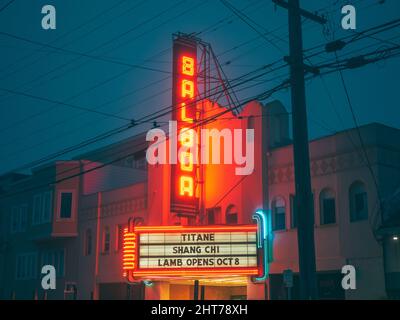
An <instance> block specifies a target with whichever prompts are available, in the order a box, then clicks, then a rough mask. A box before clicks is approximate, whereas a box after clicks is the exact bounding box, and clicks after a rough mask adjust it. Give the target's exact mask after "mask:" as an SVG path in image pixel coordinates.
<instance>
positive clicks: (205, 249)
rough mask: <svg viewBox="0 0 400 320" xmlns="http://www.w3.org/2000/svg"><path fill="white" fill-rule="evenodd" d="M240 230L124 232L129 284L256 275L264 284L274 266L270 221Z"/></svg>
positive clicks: (145, 229)
mask: <svg viewBox="0 0 400 320" xmlns="http://www.w3.org/2000/svg"><path fill="white" fill-rule="evenodd" d="M254 217H257V218H255V220H256V221H257V224H254V225H236V226H224V225H219V226H196V227H192V226H152V227H148V226H134V225H133V223H129V227H128V228H126V229H125V233H124V254H123V257H124V258H123V270H124V275H125V277H126V278H127V280H128V281H131V282H132V281H135V280H137V279H143V278H145V279H157V278H160V277H186V278H190V277H192V278H193V277H221V276H234V275H242V276H243V275H248V276H253V277H254V280H261V281H262V280H265V279H266V278H267V276H268V270H269V269H268V265H269V263H270V262H271V257H272V255H271V253H272V252H269V250H270V249H269V247H270V244H269V241H270V240H271V241H272V239H271V238H270V237H269V236H268V234H267V233H268V230H270V228H269V227H268V225H270V223H269V222H268V221H269V220H266V216H265V215H264V214H263V213H262V212H261V211H260V212H257V213H256V214H255V216H254Z"/></svg>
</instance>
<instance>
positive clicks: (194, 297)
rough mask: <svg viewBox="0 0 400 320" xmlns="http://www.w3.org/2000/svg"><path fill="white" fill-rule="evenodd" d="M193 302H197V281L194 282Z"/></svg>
mask: <svg viewBox="0 0 400 320" xmlns="http://www.w3.org/2000/svg"><path fill="white" fill-rule="evenodd" d="M193 300H199V280H194V290H193Z"/></svg>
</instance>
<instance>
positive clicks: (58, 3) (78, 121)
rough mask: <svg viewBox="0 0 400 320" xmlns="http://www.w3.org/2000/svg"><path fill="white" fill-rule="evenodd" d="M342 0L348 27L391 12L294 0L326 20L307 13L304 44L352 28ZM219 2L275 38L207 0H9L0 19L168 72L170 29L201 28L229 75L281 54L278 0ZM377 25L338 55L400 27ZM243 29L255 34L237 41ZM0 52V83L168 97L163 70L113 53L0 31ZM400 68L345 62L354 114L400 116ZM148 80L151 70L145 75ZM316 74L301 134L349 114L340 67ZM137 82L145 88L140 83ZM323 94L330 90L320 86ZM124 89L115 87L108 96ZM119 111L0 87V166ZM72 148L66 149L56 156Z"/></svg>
mask: <svg viewBox="0 0 400 320" xmlns="http://www.w3.org/2000/svg"><path fill="white" fill-rule="evenodd" d="M8 1H9V0H0V8H1V7H2V6H3V5H5V4H6V3H8ZM347 2H350V3H354V5H355V6H356V9H357V31H362V30H364V29H366V28H369V27H372V26H375V25H378V24H381V23H383V22H386V21H389V20H392V19H395V18H399V17H400V1H398V0H386V1H379V0H361V1H357V0H354V1H340V0H339V1H338V0H318V1H317V0H312V1H311V0H307V1H305V0H303V1H301V4H302V6H303V7H304V8H305V9H308V10H310V11H317V10H319V12H320V13H325V14H328V19H329V26H330V27H329V28H328V30H329V31H330V32H329V33H327V32H326V30H325V32H323V28H322V27H321V26H319V25H317V24H315V23H312V22H309V21H306V22H305V23H304V26H303V30H304V38H305V39H304V48H305V49H306V48H311V47H313V46H316V45H319V44H323V43H326V42H327V41H328V40H330V39H332V37H336V38H338V37H342V36H346V35H349V34H350V33H351V31H344V30H342V29H341V28H340V19H341V14H340V6H341V4H343V3H347ZM381 2H383V3H381ZM230 3H232V4H233V5H234V6H235V7H237V8H240V9H242V10H243V12H244V13H245V14H246V15H248V16H249V17H251V19H253V20H254V21H256V22H257V23H258V24H259V25H261V26H262V27H263V28H265V29H266V30H270V31H271V30H274V32H273V35H269V36H268V38H269V39H270V40H271V41H273V42H274V44H275V46H272V45H271V44H270V43H269V42H267V41H266V40H265V39H263V38H262V37H260V36H259V35H258V34H257V33H256V32H255V31H254V30H252V29H251V28H250V27H249V26H248V25H246V24H245V23H244V22H243V21H241V20H240V19H239V18H237V17H236V16H234V15H233V14H232V13H231V12H230V11H229V10H228V9H227V8H226V7H225V6H223V5H222V4H221V2H219V1H216V0H208V1H205V0H191V1H189V0H173V1H172V0H171V1H156V0H148V1H133V0H96V1H95V0H46V1H44V0H43V1H42V0H15V1H14V2H13V3H12V4H10V5H9V6H8V7H7V8H6V9H4V10H3V11H2V12H0V31H2V32H6V33H10V34H13V35H16V36H19V37H23V38H28V39H31V40H33V41H38V42H41V43H47V44H51V45H53V46H57V47H61V48H65V49H68V50H73V51H79V52H82V53H88V54H90V55H95V56H101V57H105V58H107V59H115V60H118V61H122V62H126V63H129V64H138V65H142V66H146V67H151V68H156V69H161V70H164V71H167V72H169V71H170V70H171V45H172V41H171V39H172V33H174V32H177V31H181V32H185V33H191V32H200V31H203V30H205V32H203V33H202V34H200V37H201V38H202V40H204V41H206V42H209V43H210V44H211V45H212V47H213V49H214V51H215V53H216V54H217V55H218V56H219V61H220V62H221V64H222V65H224V64H225V63H226V62H228V61H229V62H230V63H229V64H228V65H224V67H223V68H224V71H225V73H226V74H227V76H228V77H229V78H235V77H238V76H240V75H242V74H244V73H246V72H249V71H251V70H254V69H256V68H258V67H261V66H263V65H265V64H268V63H270V62H273V61H275V60H277V59H279V58H281V57H282V56H283V55H285V54H287V52H288V44H287V41H288V36H287V34H288V33H287V13H286V11H285V10H283V9H281V8H276V9H275V8H274V5H273V4H272V2H271V1H269V0H259V1H256V0H252V1H243V0H241V1H239V0H234V1H230ZM45 4H52V5H54V6H55V7H56V10H57V29H56V30H43V29H42V28H41V19H42V14H41V8H42V6H43V5H45ZM320 9H322V10H320ZM260 31H262V30H260ZM117 37H118V38H117ZM377 37H379V39H380V41H379V40H377V39H365V40H362V41H359V42H357V43H354V44H351V45H349V47H348V48H346V49H345V50H344V51H343V52H341V53H340V55H344V54H348V55H349V56H352V55H355V54H358V52H359V51H358V50H360V49H362V48H365V49H363V50H362V52H369V51H373V50H375V49H377V48H383V47H387V46H390V44H387V43H385V42H383V41H382V40H387V39H392V40H391V42H392V43H394V44H399V43H400V27H398V28H396V29H394V30H390V31H387V32H385V33H382V34H378V35H377ZM115 38H117V39H115ZM113 39H114V40H113ZM251 39H254V40H253V41H249V43H248V44H246V45H241V44H243V43H244V42H246V41H248V40H251ZM276 46H277V47H279V50H278V49H277V48H276ZM368 46H370V47H369V48H368ZM235 47H236V49H234V48H235ZM228 50H230V51H228ZM226 51H228V52H227V53H225V54H222V55H221V53H223V52H226ZM353 51H354V52H353ZM352 52H353V53H352ZM0 57H1V59H0V88H5V89H9V90H14V91H19V92H24V93H27V94H31V95H35V96H40V97H44V98H48V99H52V100H58V101H63V102H67V103H71V104H73V105H78V106H82V107H84V108H89V109H93V110H98V111H101V112H106V113H110V114H115V115H118V116H121V117H124V118H136V119H137V118H140V117H141V116H143V115H147V114H149V113H152V112H154V111H157V110H159V109H160V108H162V107H166V106H168V105H170V104H171V95H170V92H169V90H168V88H170V86H171V79H170V78H168V79H166V80H162V79H163V78H166V77H168V74H165V73H161V72H154V71H149V70H139V69H130V68H128V67H126V66H123V65H118V64H113V63H109V62H104V61H99V60H94V59H90V58H85V57H77V56H76V55H73V54H71V53H68V52H61V51H55V50H52V49H49V48H43V47H40V46H37V45H34V44H31V43H27V42H24V41H20V40H17V39H13V38H10V37H7V36H4V35H1V34H0ZM333 58H334V56H333V55H332V54H321V55H319V56H316V57H313V58H312V59H311V61H312V63H313V64H316V65H317V64H319V63H322V62H323V61H325V60H329V61H331V60H332V59H333ZM399 72H400V59H399V58H394V59H391V60H388V61H383V62H379V63H377V64H371V65H368V66H366V67H363V68H362V69H357V70H351V71H345V72H344V77H345V79H346V82H347V85H348V89H349V91H350V94H351V99H352V103H353V106H354V109H355V113H356V116H357V118H358V121H359V123H360V124H365V123H369V122H381V123H384V124H386V125H389V126H394V127H398V128H400V105H399V98H398V94H399V88H400V85H399V83H400V81H399ZM277 75H282V76H283V77H287V76H288V69H287V68H286V69H283V70H280V71H279V72H278V73H275V74H268V75H267V76H265V77H264V78H263V79H269V78H270V79H273V78H276V76H277ZM161 80H162V81H161ZM156 81H159V82H158V83H156V84H153V85H150V86H148V85H149V84H150V83H153V82H156ZM278 83H279V82H278V80H272V81H271V82H266V83H263V84H261V85H258V86H255V87H253V88H251V89H249V90H244V91H240V92H238V96H239V98H240V99H245V98H247V97H249V96H252V95H255V94H257V93H260V92H262V91H265V90H268V89H269V88H271V87H273V86H275V85H277V84H278ZM325 84H326V87H327V88H328V90H326V87H325V86H324V85H323V83H322V81H321V80H320V79H319V78H315V79H314V80H312V81H311V82H309V83H307V108H308V115H309V132H310V138H315V137H318V136H322V135H327V134H331V133H333V132H335V131H340V130H342V129H344V128H349V127H353V126H354V123H353V121H352V118H351V114H350V110H349V108H348V106H347V103H346V100H345V96H344V92H343V87H342V86H341V83H340V81H339V75H338V74H337V73H334V74H332V75H329V76H326V77H325ZM145 86H147V88H145V89H141V88H143V87H145ZM329 94H330V95H331V96H332V98H333V99H332V100H333V101H330V99H329V98H328V95H329ZM124 95H125V98H122V99H118V98H120V97H121V96H124ZM271 99H279V100H281V101H282V102H283V103H284V105H285V106H286V107H287V108H288V110H290V109H291V106H290V92H289V91H281V92H279V93H277V94H274V96H273V97H271ZM332 102H333V103H332ZM334 109H335V110H336V111H335V110H334ZM338 115H339V116H340V119H339V117H338ZM125 123H126V121H124V120H119V119H115V118H111V117H107V116H104V115H99V114H95V113H92V112H85V111H82V110H77V109H73V108H70V107H67V106H62V105H55V104H52V103H48V102H44V101H38V100H34V99H31V98H29V97H26V96H25V97H24V96H18V95H12V94H6V93H4V92H2V91H1V90H0V150H1V159H2V160H1V166H0V173H4V172H6V171H9V170H12V169H14V168H17V167H19V166H21V165H23V164H26V163H29V162H31V161H33V160H36V159H39V158H41V157H43V156H46V155H48V154H50V153H54V152H57V151H59V150H62V149H64V148H66V147H69V146H73V145H75V144H78V143H79V142H81V141H84V140H86V139H89V138H91V137H94V136H96V135H98V134H101V133H103V132H106V131H108V130H111V129H113V128H115V127H118V126H120V125H123V124H125ZM149 128H150V125H143V126H140V127H137V128H136V129H132V130H131V131H129V132H126V133H124V134H121V135H118V136H114V137H113V138H111V139H108V140H104V141H103V142H102V143H98V144H94V145H91V146H90V148H89V149H93V148H95V147H98V146H101V145H104V144H107V143H110V142H113V141H117V140H120V139H122V138H124V137H128V136H129V135H132V134H134V133H138V132H143V131H146V130H147V129H149ZM86 150H88V149H86ZM82 151H83V150H81V151H79V152H75V153H72V154H68V155H66V156H64V158H69V157H72V156H73V155H74V154H78V153H81V152H82Z"/></svg>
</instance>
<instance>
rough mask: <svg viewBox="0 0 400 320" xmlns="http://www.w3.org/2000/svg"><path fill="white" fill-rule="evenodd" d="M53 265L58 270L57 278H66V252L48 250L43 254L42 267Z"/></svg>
mask: <svg viewBox="0 0 400 320" xmlns="http://www.w3.org/2000/svg"><path fill="white" fill-rule="evenodd" d="M45 265H51V266H53V267H54V268H55V269H56V276H57V277H58V278H61V277H63V276H64V269H65V250H64V249H57V250H48V251H44V252H42V265H41V267H43V266H45Z"/></svg>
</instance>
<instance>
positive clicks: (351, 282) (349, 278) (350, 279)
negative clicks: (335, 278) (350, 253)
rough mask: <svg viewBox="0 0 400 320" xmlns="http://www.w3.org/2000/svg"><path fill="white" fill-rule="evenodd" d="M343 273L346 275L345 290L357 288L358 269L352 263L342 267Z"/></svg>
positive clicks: (344, 280)
mask: <svg viewBox="0 0 400 320" xmlns="http://www.w3.org/2000/svg"><path fill="white" fill-rule="evenodd" d="M342 273H343V274H345V276H344V277H343V279H342V288H343V289H344V290H348V289H352V290H355V289H356V269H355V268H354V266H352V265H345V266H343V268H342Z"/></svg>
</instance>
